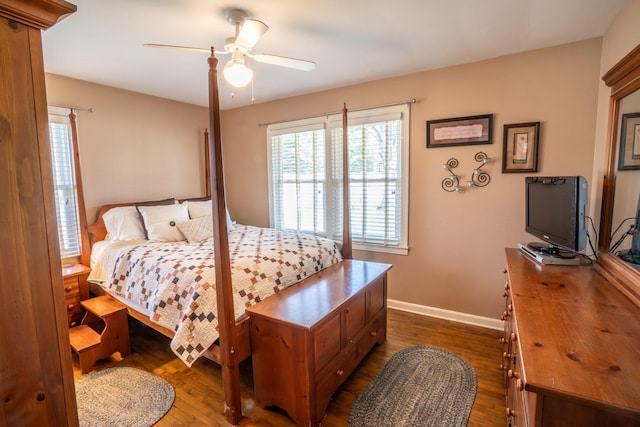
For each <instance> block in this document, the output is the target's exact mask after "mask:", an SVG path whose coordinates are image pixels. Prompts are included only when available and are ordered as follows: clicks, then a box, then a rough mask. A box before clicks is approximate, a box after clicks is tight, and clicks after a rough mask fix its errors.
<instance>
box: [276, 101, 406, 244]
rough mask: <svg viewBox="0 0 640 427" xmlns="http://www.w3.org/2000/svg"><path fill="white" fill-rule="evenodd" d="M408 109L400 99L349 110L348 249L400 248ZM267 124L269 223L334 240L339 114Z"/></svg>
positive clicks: (338, 208)
mask: <svg viewBox="0 0 640 427" xmlns="http://www.w3.org/2000/svg"><path fill="white" fill-rule="evenodd" d="M408 110H409V107H408V105H401V106H393V107H383V108H375V109H369V110H360V111H356V112H351V113H349V120H348V129H347V132H348V138H347V139H348V144H349V153H348V155H349V188H350V193H349V199H350V200H349V202H350V213H351V232H352V240H353V242H354V248H356V249H368V250H382V251H385V252H393V253H406V249H407V247H408V244H407V241H408V239H407V234H408V233H407V229H408V227H407V218H408V213H407V210H408V201H407V199H408V198H407V195H408V191H407V189H408V142H409V141H408V127H409V123H408ZM267 129H268V130H267V132H268V138H267V139H268V141H269V143H270V150H269V155H270V158H269V167H270V171H271V173H270V183H269V184H270V185H269V189H270V209H271V224H272V226H273V227H275V228H289V229H297V230H301V231H310V232H314V233H316V234H321V235H326V236H328V237H330V238H333V239H340V238H341V237H342V236H341V234H342V173H343V171H342V116H341V115H340V114H335V115H329V116H324V117H318V118H315V119H307V120H304V121H297V122H294V121H292V122H288V123H280V124H278V125H270V126H269V127H268V128H267ZM358 244H360V245H358ZM376 248H378V249H376ZM379 248H382V249H379ZM390 248H391V249H390ZM393 248H395V249H397V251H396V250H394V249H393Z"/></svg>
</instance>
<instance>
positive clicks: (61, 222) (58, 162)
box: [49, 107, 81, 258]
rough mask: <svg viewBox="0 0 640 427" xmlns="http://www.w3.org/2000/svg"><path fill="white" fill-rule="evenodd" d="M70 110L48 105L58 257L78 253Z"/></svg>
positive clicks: (71, 255) (78, 224)
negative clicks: (58, 246) (58, 247)
mask: <svg viewBox="0 0 640 427" xmlns="http://www.w3.org/2000/svg"><path fill="white" fill-rule="evenodd" d="M70 113H71V111H70V110H69V109H68V108H57V107H49V139H50V144H51V163H52V165H53V188H54V194H55V206H56V217H57V221H58V240H59V242H60V254H61V256H62V258H70V257H76V256H79V255H80V250H81V236H80V219H79V215H78V199H77V196H76V194H77V193H76V174H75V167H74V153H73V137H72V134H71V121H70V119H69V114H70Z"/></svg>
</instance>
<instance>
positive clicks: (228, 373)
mask: <svg viewBox="0 0 640 427" xmlns="http://www.w3.org/2000/svg"><path fill="white" fill-rule="evenodd" d="M213 52H214V50H213V48H211V56H210V57H209V59H208V62H209V128H210V129H211V133H210V134H209V156H210V170H211V190H212V192H213V194H212V197H211V203H212V204H213V230H214V234H213V246H214V251H215V265H216V268H215V271H216V295H217V298H218V307H217V308H218V328H219V333H220V338H219V339H220V361H221V364H220V366H221V368H222V388H223V391H224V414H225V417H226V418H227V421H228V422H230V423H231V424H237V423H238V422H239V421H240V419H242V402H241V399H240V368H239V361H238V357H237V355H236V348H237V347H238V346H237V344H236V343H235V342H234V341H235V340H236V334H234V333H233V329H234V327H235V315H234V303H233V288H232V286H231V259H230V256H229V235H228V231H227V220H226V206H225V197H224V177H223V175H224V174H223V171H222V142H221V140H220V101H219V98H218V69H217V67H218V59H217V58H216V57H215V56H214V54H213Z"/></svg>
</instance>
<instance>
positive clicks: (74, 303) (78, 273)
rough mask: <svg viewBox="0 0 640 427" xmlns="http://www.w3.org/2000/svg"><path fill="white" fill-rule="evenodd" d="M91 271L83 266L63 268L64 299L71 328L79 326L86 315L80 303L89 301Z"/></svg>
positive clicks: (76, 265)
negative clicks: (88, 282) (88, 281)
mask: <svg viewBox="0 0 640 427" xmlns="http://www.w3.org/2000/svg"><path fill="white" fill-rule="evenodd" d="M90 272H91V269H90V268H89V267H87V266H85V265H82V264H73V265H71V266H70V267H64V266H63V267H62V277H63V279H64V281H63V284H64V298H65V305H66V307H67V320H68V322H69V327H70V328H72V327H74V326H78V325H79V324H80V321H81V320H82V316H83V315H84V310H83V309H82V306H81V305H80V301H84V300H86V299H89V285H88V284H87V278H88V277H89V273H90Z"/></svg>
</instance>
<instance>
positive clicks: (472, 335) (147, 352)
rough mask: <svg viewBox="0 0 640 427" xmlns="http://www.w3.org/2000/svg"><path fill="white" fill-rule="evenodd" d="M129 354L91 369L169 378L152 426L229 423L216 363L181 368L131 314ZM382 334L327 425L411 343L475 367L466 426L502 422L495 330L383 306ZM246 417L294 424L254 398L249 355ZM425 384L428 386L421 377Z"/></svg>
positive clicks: (340, 426) (338, 421)
mask: <svg viewBox="0 0 640 427" xmlns="http://www.w3.org/2000/svg"><path fill="white" fill-rule="evenodd" d="M129 325H130V335H131V347H132V353H131V355H129V356H127V357H126V358H124V359H119V358H117V357H113V358H112V359H106V360H103V361H99V362H97V363H96V370H101V369H105V368H108V367H113V366H130V367H134V368H139V369H143V370H146V371H149V372H153V373H154V374H156V375H158V376H160V377H162V378H164V379H165V380H167V381H168V382H170V383H171V384H172V385H173V387H174V389H175V391H176V400H175V402H174V404H173V407H172V408H171V410H170V411H169V412H168V413H167V415H166V416H165V417H164V418H162V419H161V420H160V421H159V422H158V423H157V424H156V426H158V427H169V426H172V427H173V426H190V427H192V426H230V424H228V423H227V422H226V421H225V418H224V415H223V399H222V382H221V378H220V367H218V366H217V365H215V364H214V363H213V362H211V361H209V360H204V359H200V360H198V361H197V362H196V363H195V364H194V365H193V366H192V367H191V368H188V367H186V366H185V365H184V364H183V363H182V362H181V361H180V360H179V359H178V358H177V357H175V356H174V354H173V353H172V352H171V350H170V349H169V339H168V338H166V337H164V336H162V335H160V334H159V333H157V332H155V331H154V330H152V329H150V328H148V327H145V326H143V325H141V324H140V323H138V322H137V321H135V320H130V322H129ZM387 329H388V331H387V340H386V342H385V343H384V344H382V345H379V346H376V347H375V348H374V349H373V351H372V352H371V353H370V354H369V355H368V356H367V357H366V358H365V359H364V360H363V361H362V363H361V364H360V366H359V367H358V368H357V369H356V370H355V371H354V373H353V374H352V375H351V377H349V379H348V380H347V381H346V382H345V383H344V384H343V386H342V387H341V388H340V390H338V392H337V393H336V394H335V395H334V398H333V400H332V402H331V404H330V405H329V408H328V410H327V414H326V416H325V418H324V419H323V420H322V426H324V427H344V426H346V425H347V419H348V417H349V410H350V409H351V406H352V405H353V403H354V402H355V399H356V398H357V396H358V395H359V393H360V392H361V391H362V390H363V389H364V387H365V386H366V385H367V384H368V383H369V382H370V381H371V380H372V379H373V377H375V375H376V374H377V373H378V371H379V370H380V369H381V368H382V366H383V365H384V363H385V362H386V361H387V360H389V358H390V357H391V356H392V355H393V354H395V353H396V352H397V351H399V350H401V349H403V348H406V347H410V346H414V345H428V346H434V347H440V348H443V349H445V350H448V351H451V352H453V353H456V354H457V355H459V356H460V357H462V358H463V359H465V360H466V361H467V362H469V363H470V364H471V366H473V368H474V369H475V371H476V376H477V379H478V391H477V394H476V399H475V401H474V405H473V409H472V410H471V416H470V418H469V423H468V426H469V427H492V426H505V425H506V424H507V420H506V417H505V415H504V414H505V397H504V386H503V375H502V373H501V371H499V370H498V365H499V364H500V362H501V357H500V356H501V352H502V346H501V345H499V344H498V338H500V337H501V336H502V333H501V332H500V331H495V330H490V329H485V328H480V327H475V326H469V325H464V324H461V323H456V322H450V321H446V320H441V319H435V318H431V317H426V316H421V315H417V314H412V313H406V312H403V311H398V310H392V309H389V311H388V328H387ZM73 357H74V359H73V361H74V376H75V378H76V379H78V378H82V374H81V373H80V369H79V365H78V358H77V356H75V355H74V356H73ZM240 372H241V380H242V403H243V411H242V412H243V414H244V418H243V419H242V421H241V422H240V423H239V424H238V425H239V426H283V427H288V426H294V425H295V424H294V423H293V421H291V419H290V418H289V417H287V415H286V413H284V412H282V411H279V410H278V409H276V408H269V409H262V408H259V407H257V406H256V405H255V401H254V400H253V383H252V378H251V362H250V360H249V361H246V362H244V363H243V364H242V366H241V370H240ZM425 386H427V385H426V384H425Z"/></svg>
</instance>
